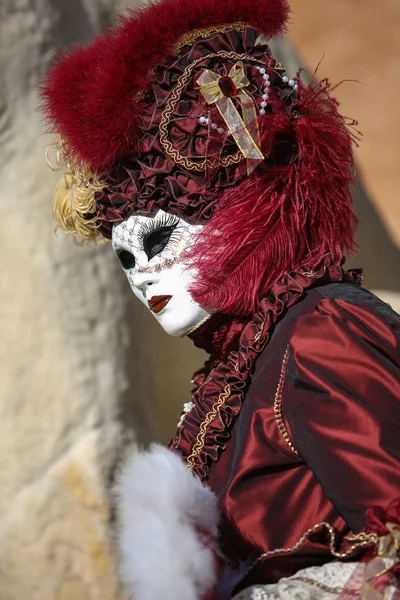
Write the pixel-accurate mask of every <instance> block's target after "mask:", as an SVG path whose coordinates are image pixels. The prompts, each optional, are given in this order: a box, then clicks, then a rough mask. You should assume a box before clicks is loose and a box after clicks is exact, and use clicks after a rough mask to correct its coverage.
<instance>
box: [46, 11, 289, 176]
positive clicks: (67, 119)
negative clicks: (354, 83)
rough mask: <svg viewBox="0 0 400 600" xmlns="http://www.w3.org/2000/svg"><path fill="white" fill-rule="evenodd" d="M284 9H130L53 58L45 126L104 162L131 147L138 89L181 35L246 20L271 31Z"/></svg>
mask: <svg viewBox="0 0 400 600" xmlns="http://www.w3.org/2000/svg"><path fill="white" fill-rule="evenodd" d="M288 14H289V6H288V3H287V0H163V1H162V2H152V3H151V4H149V5H147V6H146V7H142V8H140V9H139V10H138V11H136V12H130V13H129V16H127V17H122V18H121V19H120V24H119V26H118V27H116V28H115V29H111V30H109V31H107V32H105V33H103V34H102V35H100V36H99V37H97V38H96V40H95V41H94V42H93V43H92V44H90V45H88V46H86V48H76V49H74V50H72V51H69V52H66V53H65V54H62V55H61V56H59V57H58V59H57V61H56V63H55V64H54V66H53V68H52V69H51V70H50V72H49V73H48V75H47V77H46V79H45V81H44V84H43V93H42V97H43V109H44V112H45V114H46V115H47V119H48V121H49V123H50V127H51V129H52V130H53V131H56V132H57V133H60V134H61V135H62V136H63V137H64V138H65V139H66V140H67V142H68V145H69V147H70V149H71V151H72V152H74V153H75V154H77V155H78V156H79V157H80V158H81V159H82V160H83V161H84V162H86V163H87V164H88V165H89V166H91V167H92V168H93V169H94V170H96V171H101V170H103V169H106V168H108V167H110V166H111V165H113V164H114V163H116V162H117V161H118V160H119V159H120V158H122V157H123V156H124V155H125V156H126V155H129V154H130V153H131V152H132V149H133V148H134V147H135V146H136V144H137V140H136V126H137V117H138V113H139V112H140V107H141V103H140V102H137V101H136V100H135V99H134V96H135V93H136V92H138V91H141V90H143V89H145V88H147V87H148V86H149V85H150V83H151V69H152V68H153V67H155V66H156V65H160V64H162V63H163V61H164V60H165V59H166V58H168V57H169V56H170V55H171V53H172V51H173V48H174V46H175V45H176V42H177V41H178V39H179V38H180V37H181V36H182V35H184V34H185V33H188V32H189V31H192V30H193V29H197V28H203V27H209V26H216V25H226V24H229V23H233V22H236V21H239V20H243V21H245V22H246V23H248V24H250V25H252V26H253V27H255V28H256V29H257V30H258V31H259V32H260V33H262V34H264V35H265V36H267V37H272V36H274V35H277V34H278V33H280V32H281V31H282V30H283V29H284V26H285V22H286V19H287V17H288Z"/></svg>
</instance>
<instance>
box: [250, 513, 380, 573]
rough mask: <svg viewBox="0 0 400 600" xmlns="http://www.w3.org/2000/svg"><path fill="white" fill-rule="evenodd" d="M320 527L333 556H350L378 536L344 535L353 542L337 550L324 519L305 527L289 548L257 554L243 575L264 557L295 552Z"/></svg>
mask: <svg viewBox="0 0 400 600" xmlns="http://www.w3.org/2000/svg"><path fill="white" fill-rule="evenodd" d="M321 529H326V530H327V532H328V534H329V550H330V553H331V555H332V556H334V557H335V558H350V557H351V556H352V555H353V554H354V553H355V552H356V551H357V550H361V549H362V548H365V547H367V546H372V545H376V544H377V543H378V541H379V537H378V535H377V534H376V533H364V532H363V531H362V532H361V533H357V534H354V535H351V536H346V538H345V540H346V541H348V542H355V543H354V544H352V545H351V546H350V548H349V549H348V550H346V551H345V552H337V551H336V550H335V542H336V533H335V530H334V528H333V527H332V525H331V524H330V523H327V522H326V521H322V522H321V523H317V524H316V525H314V526H313V527H311V528H310V529H307V531H306V532H305V533H303V535H302V536H301V537H300V538H299V540H298V541H297V542H296V543H295V544H294V545H293V546H291V547H290V548H276V549H275V550H269V551H268V552H265V553H264V554H261V556H259V557H258V558H257V560H255V561H254V563H253V564H252V565H251V567H250V568H249V569H248V571H247V572H246V574H245V576H246V575H247V574H248V573H250V571H251V570H252V569H253V568H254V567H255V566H256V565H257V564H258V563H260V562H262V561H263V560H265V559H266V558H270V557H271V556H277V555H279V554H290V553H291V552H296V550H298V549H299V548H301V546H302V545H303V544H304V543H305V542H306V541H307V540H308V538H309V537H310V535H312V534H313V533H317V531H319V530H321Z"/></svg>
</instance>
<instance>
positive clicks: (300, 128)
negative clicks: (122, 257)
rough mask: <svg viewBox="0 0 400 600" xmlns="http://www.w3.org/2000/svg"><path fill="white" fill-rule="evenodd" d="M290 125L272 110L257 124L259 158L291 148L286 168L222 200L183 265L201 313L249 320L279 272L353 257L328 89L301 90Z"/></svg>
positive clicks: (348, 173) (266, 172) (265, 173)
mask: <svg viewBox="0 0 400 600" xmlns="http://www.w3.org/2000/svg"><path fill="white" fill-rule="evenodd" d="M299 86H300V87H299V91H298V101H297V104H296V111H297V113H298V118H295V119H290V118H289V116H287V115H286V113H285V112H284V111H282V110H276V111H274V112H272V113H271V114H269V115H266V116H265V117H263V119H262V120H260V123H261V126H262V148H263V152H264V155H265V156H266V157H269V156H270V152H271V149H272V148H274V152H276V147H277V140H278V137H277V136H279V140H280V143H282V140H285V139H286V140H287V142H288V143H292V144H293V148H294V150H293V153H292V157H291V160H290V164H286V165H280V166H278V165H276V164H275V166H274V165H268V166H265V167H264V169H263V170H260V169H259V173H257V172H255V173H254V175H253V176H252V177H249V178H247V179H245V180H244V181H243V182H242V183H241V184H239V185H238V186H236V187H233V188H231V189H229V190H228V191H226V192H225V194H224V195H223V196H222V198H221V199H220V202H219V203H218V208H217V210H216V212H215V214H214V216H213V217H212V218H211V219H210V221H209V222H208V223H207V224H206V226H205V227H204V229H203V230H202V232H201V235H200V237H199V238H198V240H197V243H196V244H195V246H194V248H193V250H192V253H191V256H190V259H191V262H192V264H194V265H195V266H196V267H197V269H198V277H197V279H196V282H195V285H193V289H192V290H191V291H192V294H193V296H194V298H195V299H196V300H197V301H198V302H199V303H201V304H202V305H203V306H206V307H208V308H212V309H215V310H218V311H223V312H228V313H233V314H237V315H245V314H251V313H252V312H254V310H255V309H256V306H257V303H258V302H259V300H260V299H261V298H262V297H263V296H265V294H266V293H267V292H268V290H269V289H270V288H271V287H272V285H273V284H274V282H275V281H276V280H277V279H278V278H280V277H281V276H282V275H283V273H284V272H285V271H291V270H293V269H296V268H299V267H300V266H305V267H306V268H307V269H313V268H314V267H317V265H318V264H319V263H320V262H321V260H322V258H323V257H324V256H325V255H326V254H330V255H331V259H332V261H333V263H334V264H338V263H340V261H341V260H342V257H343V253H344V252H345V251H349V252H350V251H352V249H353V246H354V241H353V225H354V223H355V220H356V217H355V214H354V212H353V210H352V207H351V203H352V197H351V184H352V183H353V181H354V178H355V167H354V162H353V155H352V139H354V138H355V135H354V134H352V133H350V132H349V130H348V127H347V126H346V122H345V119H343V118H342V117H341V116H340V115H339V113H338V111H337V102H336V100H335V99H334V98H332V97H330V95H329V91H330V84H329V82H328V81H327V80H325V81H323V82H322V83H321V84H317V83H313V84H311V85H309V86H307V87H306V86H303V85H302V84H301V82H300V81H299Z"/></svg>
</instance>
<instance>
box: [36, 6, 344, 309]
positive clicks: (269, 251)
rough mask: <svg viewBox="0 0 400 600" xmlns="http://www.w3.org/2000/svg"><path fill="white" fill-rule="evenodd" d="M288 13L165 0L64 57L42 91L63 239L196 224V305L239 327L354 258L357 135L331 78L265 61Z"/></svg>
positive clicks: (268, 8) (271, 8) (273, 8)
mask: <svg viewBox="0 0 400 600" xmlns="http://www.w3.org/2000/svg"><path fill="white" fill-rule="evenodd" d="M287 16H288V4H287V2H286V1H285V0H245V1H241V0H203V1H202V2H199V1H198V0H195V1H193V0H192V1H191V2H190V3H189V2H187V1H185V0H162V1H161V2H158V3H151V4H150V5H148V6H147V8H141V9H140V10H139V11H137V12H131V13H130V14H129V15H128V16H127V17H123V18H122V19H121V21H120V23H119V25H118V26H117V27H116V28H115V29H113V30H110V31H108V32H105V33H103V34H102V35H101V36H99V37H98V38H96V40H95V41H94V42H93V43H92V44H90V45H89V46H87V47H86V48H78V49H74V50H71V51H69V52H67V53H65V54H63V55H61V56H60V57H59V58H58V59H57V61H56V62H55V65H54V67H53V68H52V70H51V71H50V73H49V74H48V75H47V78H46V80H45V82H44V88H43V99H44V109H45V112H46V114H47V117H48V120H49V123H50V127H51V129H52V130H53V131H55V132H56V133H57V134H58V135H59V139H60V140H61V143H62V147H61V155H64V161H65V162H66V164H67V167H68V165H69V167H68V171H67V173H68V177H69V179H68V181H67V180H66V178H65V177H64V179H63V181H64V184H63V185H62V186H61V192H60V188H59V190H58V192H59V194H58V195H59V196H62V202H60V199H59V198H57V194H56V196H55V214H56V216H58V221H59V223H60V224H61V226H62V227H63V228H64V229H65V230H67V231H69V232H71V233H74V234H75V235H76V234H77V233H80V234H81V235H83V237H84V238H85V239H96V238H97V237H98V236H99V235H102V236H105V237H110V236H111V231H112V227H113V225H114V224H115V223H119V222H121V221H122V220H124V219H126V218H127V217H128V216H129V215H130V214H132V213H140V214H147V215H153V214H154V213H155V212H156V211H157V210H158V209H163V210H164V211H166V212H169V213H171V214H175V215H178V216H180V217H182V218H184V219H185V220H187V221H189V222H193V223H204V224H206V227H205V228H204V234H203V235H202V236H201V238H200V239H199V243H197V244H196V248H194V249H193V254H192V256H191V260H192V261H193V262H194V264H195V265H196V266H197V267H198V271H199V275H198V278H197V281H196V286H195V289H194V290H193V295H194V296H195V298H196V299H197V300H199V301H200V302H201V303H202V304H203V305H204V306H208V307H210V308H213V309H218V310H227V311H229V312H234V313H236V314H247V313H249V312H251V311H253V310H254V308H255V306H256V305H257V301H258V299H259V298H260V297H262V295H263V294H265V292H266V291H267V290H268V289H270V287H271V285H272V283H273V282H274V281H276V279H277V277H278V276H280V275H281V274H282V273H283V272H284V271H285V270H288V269H291V268H293V267H295V266H298V265H300V264H303V263H304V261H305V260H307V264H308V265H309V267H310V268H311V269H312V267H313V265H315V264H317V263H318V262H320V261H321V258H322V257H323V256H324V255H326V254H328V253H329V254H330V255H331V257H332V261H333V263H335V264H338V263H339V262H340V261H341V260H342V256H343V252H344V251H345V249H351V248H352V245H353V222H354V214H353V211H352V209H351V192H350V184H351V183H352V182H353V180H354V163H353V157H352V141H353V140H354V139H355V134H354V132H351V131H349V129H348V125H349V124H350V125H352V124H354V123H347V122H346V120H345V119H343V117H341V116H340V115H339V113H338V111H337V102H336V101H335V99H334V98H332V97H331V96H330V91H331V86H330V84H329V82H328V81H324V82H321V83H317V82H313V83H312V84H311V85H308V86H306V85H304V84H303V83H302V82H301V80H300V78H299V77H297V78H290V77H289V76H288V75H286V73H285V69H284V67H283V66H282V65H280V64H277V63H276V61H275V60H274V58H273V56H272V54H271V51H270V49H269V47H268V46H267V45H266V43H265V41H264V40H266V39H268V38H270V37H272V36H273V35H276V34H278V33H281V32H282V31H283V30H284V27H285V22H286V19H287ZM71 165H73V166H74V167H75V171H74V169H71ZM82 173H84V174H86V176H85V177H82ZM77 174H78V175H77ZM65 184H67V185H65ZM68 186H69V187H68ZM82 186H83V187H82ZM67 188H68V189H67ZM82 190H83V191H82ZM67 192H68V193H67ZM86 193H87V196H86V195H85V194H86ZM79 194H80V196H81V197H82V195H83V196H85V198H86V197H88V196H89V195H90V194H91V197H92V201H91V204H90V203H86V204H82V202H81V204H79V202H78V203H77V201H76V199H75V196H76V195H78V196H79ZM60 206H62V209H60ZM85 210H87V212H85ZM215 236H217V237H218V239H217V240H216V242H217V243H210V240H211V239H213V238H214V237H215ZM267 266H268V268H267ZM249 278H251V280H252V285H251V286H250V288H251V289H250V290H248V291H247V292H245V293H242V292H243V282H245V281H246V280H249ZM247 287H249V286H247ZM239 290H240V294H239Z"/></svg>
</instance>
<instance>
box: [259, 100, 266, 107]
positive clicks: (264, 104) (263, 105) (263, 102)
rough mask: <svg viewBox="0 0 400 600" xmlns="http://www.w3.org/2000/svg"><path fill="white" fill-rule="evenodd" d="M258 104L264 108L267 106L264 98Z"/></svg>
mask: <svg viewBox="0 0 400 600" xmlns="http://www.w3.org/2000/svg"><path fill="white" fill-rule="evenodd" d="M260 106H261V107H262V108H265V107H266V106H267V103H266V102H265V100H263V101H262V102H261V105H260Z"/></svg>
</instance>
